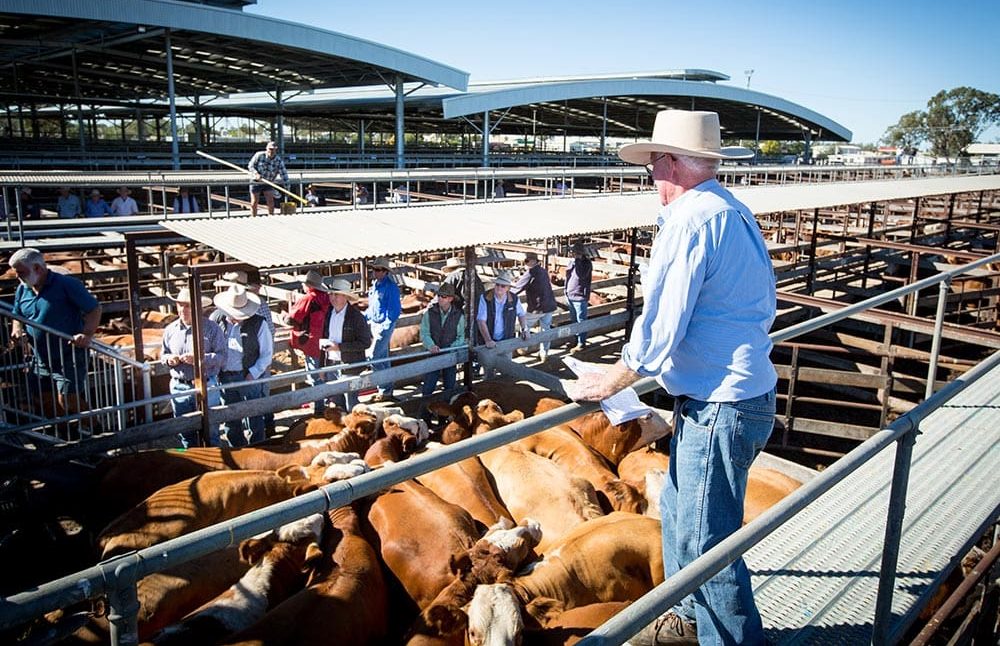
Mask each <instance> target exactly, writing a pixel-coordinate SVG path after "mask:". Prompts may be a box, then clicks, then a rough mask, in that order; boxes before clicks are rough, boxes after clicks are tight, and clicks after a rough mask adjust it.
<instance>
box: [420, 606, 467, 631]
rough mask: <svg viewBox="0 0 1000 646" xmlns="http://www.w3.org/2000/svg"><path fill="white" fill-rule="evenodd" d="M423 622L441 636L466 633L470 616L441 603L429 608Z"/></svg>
mask: <svg viewBox="0 0 1000 646" xmlns="http://www.w3.org/2000/svg"><path fill="white" fill-rule="evenodd" d="M423 620H424V624H426V625H427V627H428V628H430V629H432V631H433V632H435V633H437V634H438V635H441V636H444V635H453V634H455V633H457V632H459V631H464V630H465V629H466V628H467V627H468V625H469V616H468V615H466V614H465V612H464V611H463V610H462V609H461V608H459V607H457V606H452V605H445V604H441V603H435V604H432V605H430V606H428V607H427V609H426V610H424V612H423Z"/></svg>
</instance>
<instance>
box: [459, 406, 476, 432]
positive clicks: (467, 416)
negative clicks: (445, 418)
mask: <svg viewBox="0 0 1000 646" xmlns="http://www.w3.org/2000/svg"><path fill="white" fill-rule="evenodd" d="M476 417H477V413H476V409H475V407H473V406H469V405H465V406H462V412H461V418H462V421H463V422H465V423H466V424H468V425H469V427H470V428H471V427H472V426H474V425H475V423H476ZM456 419H458V418H457V417H456Z"/></svg>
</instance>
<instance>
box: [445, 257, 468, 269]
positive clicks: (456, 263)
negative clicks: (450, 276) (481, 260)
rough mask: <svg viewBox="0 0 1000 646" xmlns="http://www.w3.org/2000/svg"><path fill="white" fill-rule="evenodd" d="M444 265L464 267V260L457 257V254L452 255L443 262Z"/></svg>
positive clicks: (449, 267) (447, 266) (450, 267)
mask: <svg viewBox="0 0 1000 646" xmlns="http://www.w3.org/2000/svg"><path fill="white" fill-rule="evenodd" d="M444 266H445V268H447V269H452V268H454V267H464V266H465V261H464V260H462V259H461V258H459V257H458V256H452V257H451V258H449V259H448V260H446V261H445V262H444Z"/></svg>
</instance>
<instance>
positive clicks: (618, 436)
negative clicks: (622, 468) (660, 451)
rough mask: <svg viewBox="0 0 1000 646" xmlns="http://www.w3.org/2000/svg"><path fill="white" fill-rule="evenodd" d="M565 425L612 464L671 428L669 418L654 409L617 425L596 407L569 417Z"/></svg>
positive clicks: (663, 434)
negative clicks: (579, 414) (571, 417)
mask: <svg viewBox="0 0 1000 646" xmlns="http://www.w3.org/2000/svg"><path fill="white" fill-rule="evenodd" d="M566 426H567V427H569V428H570V429H572V430H573V432H575V433H576V434H577V435H579V436H580V437H582V438H583V441H584V442H585V443H586V444H587V446H589V447H591V448H592V449H594V450H595V451H597V452H598V453H600V454H601V455H602V456H604V457H605V458H606V459H607V460H608V461H609V462H610V463H611V464H613V465H617V464H618V463H619V462H621V460H622V458H623V457H625V455H626V454H628V453H631V452H632V451H634V450H636V449H638V448H639V447H641V446H646V445H648V444H652V443H653V442H655V441H656V440H658V439H659V438H661V437H663V436H665V435H667V434H669V433H670V431H671V425H670V421H669V420H667V419H665V418H664V417H663V416H662V415H661V414H660V413H659V412H657V411H655V410H652V411H651V412H650V413H649V414H648V415H645V416H643V417H640V418H637V419H633V420H629V421H627V422H625V423H624V424H619V425H617V426H616V425H613V424H612V423H611V421H610V420H609V419H608V416H607V415H605V414H604V412H603V411H599V410H598V411H594V412H591V413H587V414H585V415H581V416H580V417H577V418H576V419H574V420H570V421H569V422H567V423H566Z"/></svg>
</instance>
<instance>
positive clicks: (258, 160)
mask: <svg viewBox="0 0 1000 646" xmlns="http://www.w3.org/2000/svg"><path fill="white" fill-rule="evenodd" d="M247 170H249V171H250V176H251V177H252V178H253V181H252V182H250V215H257V203H258V202H259V201H260V195H261V194H262V193H263V195H264V199H265V200H266V201H267V214H268V215H274V188H273V187H271V185H270V184H265V183H264V182H263V181H262V180H267V181H269V182H271V183H272V184H273V183H276V182H277V181H278V176H279V175H280V176H281V183H282V184H283V185H284V186H285V188H288V171H287V170H286V169H285V162H283V161H282V160H281V157H279V156H278V144H276V143H275V142H273V141H269V142H267V146H266V147H265V148H264V150H258V151H257V152H255V153H254V154H253V157H251V158H250V163H249V164H247Z"/></svg>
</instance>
